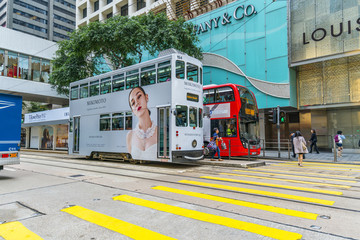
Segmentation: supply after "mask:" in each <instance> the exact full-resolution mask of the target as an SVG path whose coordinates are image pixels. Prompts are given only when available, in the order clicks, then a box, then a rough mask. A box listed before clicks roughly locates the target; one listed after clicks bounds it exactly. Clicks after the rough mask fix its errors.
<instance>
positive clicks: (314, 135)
mask: <svg viewBox="0 0 360 240" xmlns="http://www.w3.org/2000/svg"><path fill="white" fill-rule="evenodd" d="M309 142H311V144H310V151H309V153H312V149H313V146H314V150H315V151H316V153H317V154H319V149H318V147H317V144H316V143H317V136H316V131H315V129H311V138H310V140H309Z"/></svg>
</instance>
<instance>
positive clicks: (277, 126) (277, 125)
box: [276, 106, 281, 158]
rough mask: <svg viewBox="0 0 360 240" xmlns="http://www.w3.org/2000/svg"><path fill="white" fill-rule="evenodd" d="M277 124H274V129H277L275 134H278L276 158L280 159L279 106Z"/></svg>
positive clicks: (278, 108) (278, 107)
mask: <svg viewBox="0 0 360 240" xmlns="http://www.w3.org/2000/svg"><path fill="white" fill-rule="evenodd" d="M276 114H277V123H276V128H277V134H278V158H280V157H281V156H280V106H277V111H276Z"/></svg>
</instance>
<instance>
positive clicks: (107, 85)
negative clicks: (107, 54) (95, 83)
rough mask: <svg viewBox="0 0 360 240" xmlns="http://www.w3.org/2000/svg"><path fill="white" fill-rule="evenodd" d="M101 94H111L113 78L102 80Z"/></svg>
mask: <svg viewBox="0 0 360 240" xmlns="http://www.w3.org/2000/svg"><path fill="white" fill-rule="evenodd" d="M100 93H101V94H107V93H111V77H107V78H104V79H101V84H100Z"/></svg>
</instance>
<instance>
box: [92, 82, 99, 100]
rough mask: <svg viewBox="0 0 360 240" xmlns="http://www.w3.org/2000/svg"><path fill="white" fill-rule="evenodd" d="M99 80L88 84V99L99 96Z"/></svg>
mask: <svg viewBox="0 0 360 240" xmlns="http://www.w3.org/2000/svg"><path fill="white" fill-rule="evenodd" d="M99 89H100V87H99V80H96V81H92V82H90V97H92V96H97V95H99Z"/></svg>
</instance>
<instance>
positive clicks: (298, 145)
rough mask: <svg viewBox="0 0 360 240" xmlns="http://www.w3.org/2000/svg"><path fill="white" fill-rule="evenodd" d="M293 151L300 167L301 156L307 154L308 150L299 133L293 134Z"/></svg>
mask: <svg viewBox="0 0 360 240" xmlns="http://www.w3.org/2000/svg"><path fill="white" fill-rule="evenodd" d="M294 149H295V154H298V165H299V166H300V167H302V166H303V165H302V160H303V156H304V154H305V153H308V149H307V147H306V141H305V139H304V137H303V136H302V135H301V132H300V131H296V132H295V137H294Z"/></svg>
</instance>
